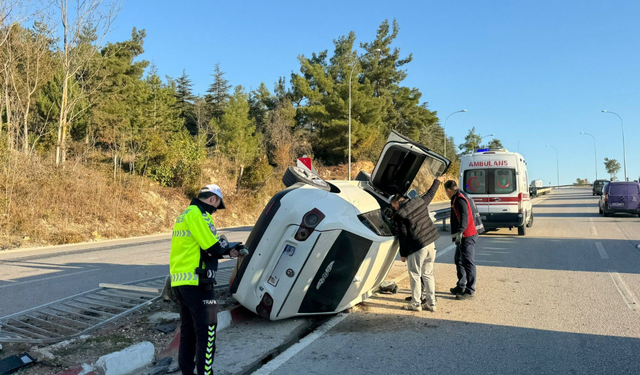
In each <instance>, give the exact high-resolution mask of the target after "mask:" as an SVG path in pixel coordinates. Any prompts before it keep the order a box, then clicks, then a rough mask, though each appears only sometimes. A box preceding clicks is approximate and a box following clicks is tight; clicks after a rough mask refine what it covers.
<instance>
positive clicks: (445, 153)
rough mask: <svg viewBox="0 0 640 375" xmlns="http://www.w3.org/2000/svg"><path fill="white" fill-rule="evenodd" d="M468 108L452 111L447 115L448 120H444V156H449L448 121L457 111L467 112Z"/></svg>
mask: <svg viewBox="0 0 640 375" xmlns="http://www.w3.org/2000/svg"><path fill="white" fill-rule="evenodd" d="M466 111H467V110H466V109H461V110H459V111H455V112H452V113H451V114H450V115H449V116H447V118H446V120H444V126H443V127H442V132H443V133H444V157H445V158H446V157H447V121H449V117H451V116H453V115H455V114H456V113H462V112H466Z"/></svg>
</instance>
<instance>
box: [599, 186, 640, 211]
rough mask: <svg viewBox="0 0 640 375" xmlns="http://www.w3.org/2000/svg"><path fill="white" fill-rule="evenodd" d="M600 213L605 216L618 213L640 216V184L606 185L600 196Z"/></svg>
mask: <svg viewBox="0 0 640 375" xmlns="http://www.w3.org/2000/svg"><path fill="white" fill-rule="evenodd" d="M599 211H600V214H601V215H604V216H609V215H612V214H616V213H629V214H636V215H638V216H640V183H637V182H608V183H606V184H605V185H604V189H603V193H602V195H601V196H600V202H599Z"/></svg>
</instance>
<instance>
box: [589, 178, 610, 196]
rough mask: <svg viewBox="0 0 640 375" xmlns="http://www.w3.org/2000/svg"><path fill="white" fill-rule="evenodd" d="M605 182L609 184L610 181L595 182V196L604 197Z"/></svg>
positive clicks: (593, 190)
mask: <svg viewBox="0 0 640 375" xmlns="http://www.w3.org/2000/svg"><path fill="white" fill-rule="evenodd" d="M605 182H608V180H595V181H593V188H592V189H591V190H592V192H593V195H602V188H603V187H604V184H605Z"/></svg>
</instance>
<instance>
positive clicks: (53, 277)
mask: <svg viewBox="0 0 640 375" xmlns="http://www.w3.org/2000/svg"><path fill="white" fill-rule="evenodd" d="M100 269H101V268H92V269H90V270H85V271H80V272H74V273H67V274H64V275H57V276H50V277H43V278H41V279H36V280H29V281H20V282H17V283H11V284H7V285H0V289H2V288H6V287H9V286H17V285H24V284H30V283H37V282H40V281H46V280H51V279H57V278H59V277H67V276H75V275H80V274H82V273H87V272H94V271H98V270H100ZM3 281H6V280H3Z"/></svg>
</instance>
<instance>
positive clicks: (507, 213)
mask: <svg viewBox="0 0 640 375" xmlns="http://www.w3.org/2000/svg"><path fill="white" fill-rule="evenodd" d="M527 181H528V179H527V163H526V161H525V160H524V157H523V156H522V155H520V154H519V153H517V152H509V151H507V150H505V149H484V150H478V151H476V152H475V153H473V154H469V155H464V156H462V158H461V159H460V186H461V187H462V189H463V190H464V191H465V192H466V193H468V194H469V195H470V196H471V197H472V198H473V200H474V201H475V203H476V205H477V206H478V211H479V212H480V215H481V216H482V223H483V224H484V226H485V228H487V229H492V228H509V229H512V228H514V227H516V228H518V235H520V236H524V235H526V231H527V228H529V227H531V226H532V225H533V205H532V202H531V194H534V195H537V193H538V189H539V188H537V187H536V185H541V182H542V181H540V180H539V181H540V183H538V184H536V183H533V186H532V187H533V189H531V190H530V189H529V187H527Z"/></svg>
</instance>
